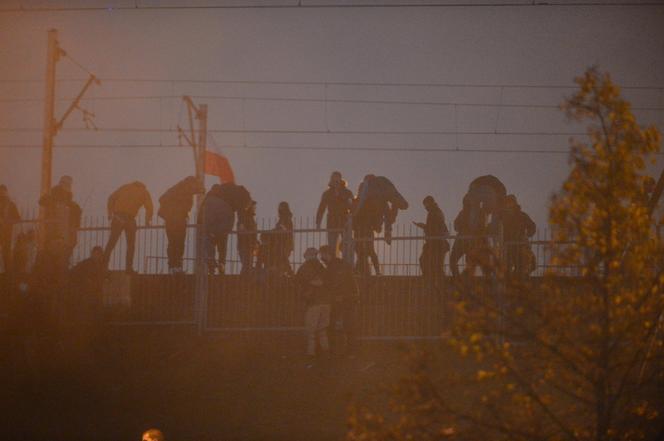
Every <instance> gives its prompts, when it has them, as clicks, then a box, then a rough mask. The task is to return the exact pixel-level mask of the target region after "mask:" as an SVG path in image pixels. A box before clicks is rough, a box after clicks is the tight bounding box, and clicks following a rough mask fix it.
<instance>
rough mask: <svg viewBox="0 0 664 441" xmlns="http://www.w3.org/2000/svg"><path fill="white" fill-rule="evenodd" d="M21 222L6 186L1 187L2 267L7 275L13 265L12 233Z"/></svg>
mask: <svg viewBox="0 0 664 441" xmlns="http://www.w3.org/2000/svg"><path fill="white" fill-rule="evenodd" d="M20 220H21V216H20V215H19V213H18V209H17V208H16V204H15V203H14V201H12V200H11V199H10V198H9V192H8V191H7V187H6V186H5V185H0V248H2V265H3V267H4V271H5V273H9V271H10V268H11V264H12V233H13V231H14V224H15V223H16V222H18V221H20Z"/></svg>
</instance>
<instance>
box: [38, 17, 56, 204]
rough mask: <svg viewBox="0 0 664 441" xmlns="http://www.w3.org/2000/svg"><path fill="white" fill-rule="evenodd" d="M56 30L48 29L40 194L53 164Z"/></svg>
mask: <svg viewBox="0 0 664 441" xmlns="http://www.w3.org/2000/svg"><path fill="white" fill-rule="evenodd" d="M60 52H61V49H60V46H59V44H58V31H57V30H56V29H51V30H49V31H48V52H47V58H48V59H47V63H46V95H45V98H44V135H43V143H42V166H41V187H40V190H41V195H42V196H43V195H45V194H46V193H48V191H49V190H50V189H51V179H52V176H51V173H52V172H51V169H52V164H53V138H54V137H55V132H56V129H55V126H56V121H55V65H56V63H57V62H58V59H59V58H60Z"/></svg>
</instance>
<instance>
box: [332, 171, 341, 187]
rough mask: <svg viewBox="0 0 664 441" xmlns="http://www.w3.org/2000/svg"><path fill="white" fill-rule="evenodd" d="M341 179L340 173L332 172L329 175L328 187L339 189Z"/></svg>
mask: <svg viewBox="0 0 664 441" xmlns="http://www.w3.org/2000/svg"><path fill="white" fill-rule="evenodd" d="M342 181H343V179H342V178H341V172H339V171H333V172H332V174H331V175H330V187H339V186H340V185H341V183H342Z"/></svg>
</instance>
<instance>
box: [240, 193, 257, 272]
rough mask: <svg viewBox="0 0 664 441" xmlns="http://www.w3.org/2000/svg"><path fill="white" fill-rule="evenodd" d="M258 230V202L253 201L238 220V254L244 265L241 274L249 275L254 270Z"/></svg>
mask: <svg viewBox="0 0 664 441" xmlns="http://www.w3.org/2000/svg"><path fill="white" fill-rule="evenodd" d="M257 230H258V225H256V201H251V204H250V205H249V206H248V207H247V208H245V209H244V210H241V211H240V212H239V213H238V218H237V252H238V254H239V255H240V262H241V263H242V270H241V271H240V274H248V273H250V272H251V271H252V270H253V269H254V255H255V254H256V252H257V251H258V234H257Z"/></svg>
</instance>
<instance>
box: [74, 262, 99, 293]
mask: <svg viewBox="0 0 664 441" xmlns="http://www.w3.org/2000/svg"><path fill="white" fill-rule="evenodd" d="M105 275H106V266H105V265H104V263H103V262H97V261H95V260H94V259H93V258H91V257H88V258H87V259H84V260H82V261H80V262H79V263H77V264H76V265H75V266H74V267H73V268H72V269H71V270H70V271H69V282H70V284H71V286H72V287H74V288H75V289H77V290H78V292H81V293H85V294H99V295H101V292H102V288H103V286H104V277H105Z"/></svg>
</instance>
